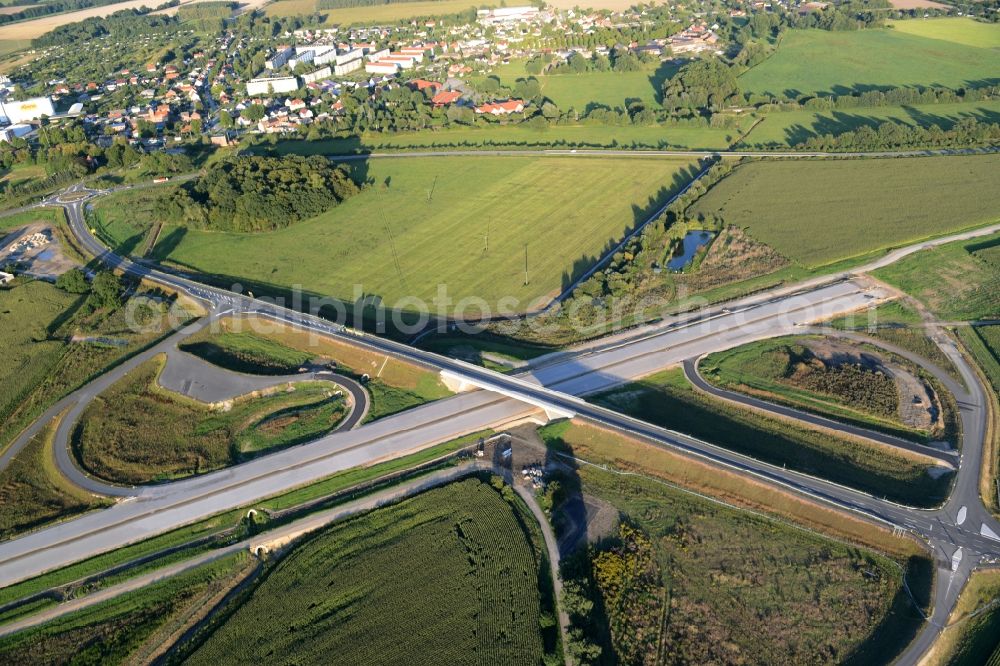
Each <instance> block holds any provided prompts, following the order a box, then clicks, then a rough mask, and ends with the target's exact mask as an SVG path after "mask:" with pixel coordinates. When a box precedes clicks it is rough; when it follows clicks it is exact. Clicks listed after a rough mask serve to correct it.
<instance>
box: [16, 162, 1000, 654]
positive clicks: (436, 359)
mask: <svg viewBox="0 0 1000 666" xmlns="http://www.w3.org/2000/svg"><path fill="white" fill-rule="evenodd" d="M796 155H799V156H800V154H796ZM67 209H68V213H69V220H70V225H71V228H72V229H73V232H74V234H75V235H77V236H78V237H79V240H80V242H81V244H83V245H84V246H85V247H87V249H89V250H91V251H93V252H95V253H97V254H98V256H100V257H101V258H102V260H104V261H105V262H106V263H108V264H110V265H112V266H116V267H118V268H121V269H122V270H124V271H126V272H128V273H130V274H133V275H138V276H141V277H145V278H147V279H151V280H155V281H157V282H160V283H161V284H164V285H166V286H169V287H173V288H176V289H179V290H181V291H185V292H187V293H188V294H189V295H191V296H193V297H195V298H200V299H202V300H203V301H205V302H206V303H207V304H208V306H209V308H210V309H211V310H212V312H213V313H214V314H216V315H221V314H224V313H227V312H231V311H236V312H239V313H249V314H255V315H258V316H265V317H273V318H275V319H279V320H281V321H285V322H289V323H292V324H295V325H298V326H302V327H304V328H308V329H312V330H315V331H317V332H321V333H323V334H327V335H332V336H334V337H342V338H345V339H349V340H351V341H352V342H356V343H360V344H363V345H366V346H369V347H371V348H373V349H377V350H379V351H382V352H384V353H391V354H394V355H396V356H398V357H400V358H405V359H408V360H411V361H413V362H416V363H420V364H422V365H425V366H427V367H431V368H437V369H440V370H445V371H448V372H449V373H454V374H458V375H460V376H462V377H463V378H464V379H465V380H467V381H468V382H469V383H471V384H473V385H477V386H481V387H484V388H487V389H489V390H488V391H475V392H471V393H464V394H460V395H458V396H455V397H453V398H449V399H446V400H441V401H437V402H435V403H431V404H429V405H425V406H423V407H420V408H417V409H414V410H410V411H408V412H406V413H404V414H400V415H397V416H394V417H388V418H385V419H380V420H379V421H376V422H374V423H371V424H368V425H366V426H365V427H363V428H359V429H357V430H354V431H350V432H346V433H338V434H335V435H329V436H327V437H324V438H322V439H321V440H318V441H317V442H314V443H311V444H306V445H303V446H300V447H296V448H295V449H289V450H286V451H281V452H278V453H275V454H272V455H269V456H266V457H263V458H260V459H258V460H255V461H252V462H249V463H246V464H243V465H238V466H236V467H233V468H230V469H227V470H222V471H219V472H215V473H212V474H207V475H204V476H201V477H196V478H193V479H187V480H183V481H178V482H175V483H172V484H168V485H164V486H157V487H154V488H141V489H138V491H137V495H136V496H135V498H134V499H129V500H126V501H123V502H119V503H118V504H116V505H115V506H114V507H111V508H109V509H106V510H103V511H100V512H96V513H92V514H87V515H85V516H83V517H80V518H78V519H75V520H72V521H67V522H65V523H61V524H59V525H56V526H53V527H50V528H47V529H43V530H39V531H38V532H35V533H32V534H29V535H26V536H24V537H21V538H19V539H16V540H13V541H10V542H7V543H4V544H0V585H8V584H10V583H12V582H15V581H17V580H22V579H24V578H26V577H30V576H32V575H37V574H38V573H41V572H43V571H47V570H51V569H55V568H58V567H61V566H64V565H65V564H68V563H70V562H73V561H76V560H79V559H82V558H84V557H87V556H89V555H92V554H96V553H99V552H104V551H107V550H111V549H114V548H117V547H120V546H122V545H125V544H127V543H132V542H134V541H138V540H141V539H143V538H146V537H148V536H152V535H153V534H156V533H160V532H163V531H166V530H168V529H170V528H171V527H174V526H179V525H182V524H185V523H189V522H193V521H194V520H197V519H198V518H201V517H204V516H208V515H211V514H214V513H218V512H220V511H222V510H225V509H227V508H231V507H236V506H243V505H247V504H251V503H252V502H253V501H254V500H256V499H258V498H261V497H265V496H268V495H273V494H275V493H277V492H281V491H282V490H286V489H289V488H292V487H296V486H300V485H304V484H306V483H309V482H310V481H314V480H318V479H320V478H323V477H324V476H328V475H330V474H332V473H333V472H336V471H340V470H342V469H346V468H348V467H353V466H356V465H360V464H365V463H370V462H372V461H374V460H378V459H382V458H385V457H389V456H398V455H402V454H405V453H407V452H410V451H415V450H418V449H421V448H425V447H426V446H428V445H430V444H433V443H436V442H440V441H445V440H448V439H452V438H453V437H456V436H460V435H462V434H465V433H467V432H471V431H475V430H479V429H482V428H484V427H489V426H492V425H499V424H503V423H508V422H510V421H511V420H513V419H516V418H520V417H524V416H527V415H529V414H531V413H533V412H534V411H535V408H546V409H553V410H556V411H562V412H570V413H574V414H576V415H577V416H578V417H580V418H583V419H587V420H591V421H594V422H597V423H600V424H603V425H606V426H609V427H612V428H615V429H618V430H620V431H623V432H628V433H630V434H633V435H634V436H638V437H641V438H644V439H647V440H648V441H650V442H652V443H654V444H656V445H658V446H664V447H668V448H670V449H673V450H679V451H682V452H685V453H688V454H690V455H692V456H696V457H698V458H700V459H703V460H706V461H708V462H711V463H713V464H716V465H718V466H721V467H725V468H728V469H732V470H736V471H739V472H741V473H743V474H747V475H750V476H753V477H755V478H758V479H761V480H764V481H766V482H769V483H771V484H774V485H776V486H780V487H783V488H787V489H790V490H792V491H794V492H797V493H799V494H802V495H805V496H808V497H811V498H814V499H816V500H818V501H820V502H823V503H826V504H829V505H831V506H834V507H837V508H841V509H847V510H849V511H853V512H856V513H859V514H861V515H864V516H867V517H869V518H871V519H873V520H875V521H879V522H881V523H883V524H885V525H887V526H890V527H893V528H895V529H898V530H901V531H904V532H905V531H909V532H912V533H913V534H915V535H918V536H919V537H921V538H922V539H924V540H926V541H927V542H928V544H929V545H930V546H931V548H932V549H933V551H934V554H935V557H936V559H937V561H938V564H939V574H940V575H939V576H938V579H937V580H938V582H937V585H936V587H935V604H934V608H933V613H932V615H931V618H930V622H929V623H928V624H927V625H926V627H925V630H924V631H923V632H921V634H920V635H919V636H918V638H917V640H915V641H914V643H913V644H912V645H911V646H910V648H908V650H907V652H906V653H905V654H904V655H903V657H902V658H901V663H913V662H914V661H915V660H916V658H917V657H918V656H919V655H921V654H923V652H924V651H925V650H926V648H927V646H929V644H930V642H931V641H933V639H934V638H935V637H936V635H937V633H938V632H939V631H940V627H941V626H942V625H943V622H944V619H945V618H946V617H947V614H948V612H949V611H950V609H951V608H952V607H953V606H954V601H955V599H956V598H957V596H958V593H959V591H960V590H961V587H962V585H964V582H965V581H966V580H967V579H968V575H969V574H970V572H971V571H972V569H973V568H975V567H976V566H978V565H979V564H980V563H981V561H982V558H984V557H987V556H990V557H991V556H996V555H997V554H998V553H1000V538H997V537H996V535H998V534H1000V523H998V522H997V521H996V520H994V519H993V518H992V517H991V516H990V515H989V514H988V512H987V511H986V509H985V507H983V505H982V503H981V502H980V499H979V496H978V476H979V472H980V470H981V465H982V454H983V452H982V444H983V438H984V436H985V426H986V418H987V415H986V409H985V405H986V402H985V400H986V395H985V392H984V389H983V388H982V386H981V385H980V384H979V381H978V377H977V376H976V375H975V373H974V372H973V371H972V369H971V368H970V367H969V366H968V365H967V363H966V361H965V359H964V358H963V357H962V355H961V354H960V352H959V351H958V350H957V349H956V348H955V347H954V346H953V345H952V344H951V343H950V341H947V340H944V341H940V340H939V344H940V345H941V347H942V350H943V351H944V352H945V353H946V354H947V355H948V356H949V358H951V360H952V361H953V362H954V363H955V365H956V367H957V368H958V369H959V372H960V373H961V374H962V376H963V380H964V383H965V385H966V386H967V387H968V391H965V390H964V389H963V391H962V392H961V393H960V394H956V397H957V399H958V401H959V407H960V416H961V419H962V425H963V444H962V453H961V465H960V468H959V470H958V472H957V473H956V474H955V480H954V485H953V492H952V495H951V498H950V499H949V500H948V502H947V503H946V504H945V505H944V506H943V507H942V508H940V509H937V510H920V509H914V508H910V507H905V506H901V505H898V504H894V503H892V502H888V501H886V500H884V499H883V498H879V497H874V496H871V495H867V494H865V493H862V492H859V491H856V490H853V489H850V488H845V487H843V486H839V485H837V484H833V483H830V482H827V481H824V480H822V479H818V478H815V477H812V476H809V475H805V474H800V473H797V472H793V471H789V470H785V469H783V468H779V467H776V466H774V465H768V464H766V463H762V462H760V461H757V460H754V459H752V458H749V457H747V456H742V455H740V454H736V453H734V452H732V451H728V450H726V449H722V448H720V447H717V446H714V445H712V444H709V443H706V442H702V441H699V440H696V439H694V438H691V437H688V436H686V435H683V434H681V433H676V432H672V431H669V430H665V429H663V428H658V427H656V426H652V425H650V424H647V423H644V422H642V421H638V420H637V419H633V418H631V417H628V416H625V415H622V414H618V413H616V412H614V411H612V410H608V409H604V408H600V407H596V406H593V405H589V404H588V403H586V402H584V401H582V400H581V399H579V398H577V397H576V395H582V394H587V393H590V392H593V391H597V390H602V389H604V388H608V387H611V386H615V385H618V384H620V383H622V382H623V381H628V380H630V379H633V378H636V377H641V376H644V375H647V374H649V373H651V372H654V371H656V370H658V369H660V368H663V367H666V366H668V365H672V364H675V363H677V362H680V361H682V360H683V359H685V358H690V357H692V356H698V355H701V354H704V353H709V352H711V351H718V350H722V349H726V348H730V347H732V346H736V345H739V344H743V343H745V342H750V341H753V340H757V339H763V338H767V337H773V336H776V335H784V334H787V333H790V332H796V331H799V330H801V329H803V328H805V327H807V324H808V323H809V322H811V321H816V320H819V319H825V318H828V317H831V316H834V315H836V314H840V313H843V312H846V311H849V310H855V309H857V308H859V307H863V306H865V305H867V304H869V303H871V302H872V300H873V299H875V298H878V294H877V292H868V291H866V288H865V286H864V285H862V284H859V283H858V282H856V281H853V280H845V279H843V276H833V278H828V279H827V280H825V281H813V283H812V284H806V285H799V286H798V287H797V289H783V290H776V291H775V292H770V293H768V294H763V295H758V296H755V297H753V298H750V299H744V300H742V301H737V302H735V303H732V304H729V305H728V307H720V308H716V309H714V310H710V311H708V312H707V313H704V314H699V315H696V316H691V317H689V318H684V317H680V318H676V319H671V320H670V321H665V322H662V323H660V324H657V325H655V326H651V327H644V328H642V329H637V330H636V331H632V332H629V333H626V334H624V335H622V336H618V337H617V338H616V339H611V340H608V341H602V342H600V343H595V344H591V345H587V346H585V348H582V349H580V350H576V353H575V354H564V355H561V356H558V357H552V358H547V359H543V360H542V362H541V363H540V364H539V366H538V367H536V368H534V369H533V371H532V372H531V373H528V374H525V375H524V376H520V377H511V376H507V375H500V374H497V373H493V372H491V371H489V370H486V369H484V368H480V367H478V366H471V365H469V364H466V363H462V362H460V361H454V360H452V359H447V358H445V357H441V356H438V355H436V354H432V353H429V352H423V351H420V350H415V349H412V348H410V347H407V346H405V345H401V344H399V343H394V342H391V341H388V340H383V339H378V338H370V337H367V336H365V337H362V338H357V337H355V336H353V335H350V334H349V333H347V332H346V331H345V329H344V328H343V327H340V326H337V325H334V324H331V323H329V322H325V321H323V320H319V319H316V318H314V317H310V316H308V315H303V314H299V313H295V312H291V311H288V310H284V309H282V308H279V307H276V306H274V305H272V304H268V303H263V302H261V301H258V300H255V299H250V298H247V297H245V296H241V295H237V294H230V293H228V292H225V291H222V290H219V289H215V288H212V287H207V286H205V285H201V284H198V283H196V282H194V281H191V280H188V279H186V278H183V277H179V276H175V275H169V274H166V273H162V272H161V271H157V270H154V269H152V268H150V267H147V266H140V265H137V264H134V263H131V262H128V261H127V260H123V259H122V258H120V257H117V256H115V255H113V254H111V253H110V252H108V251H107V250H106V249H104V248H103V247H101V246H100V245H99V244H98V243H97V241H96V240H94V239H93V237H92V236H91V235H90V233H89V230H87V229H86V228H85V226H84V225H83V223H82V204H81V203H79V202H76V203H73V204H69V205H67ZM997 226H1000V225H997ZM984 233H990V231H986V230H977V231H974V232H969V233H967V234H958V235H955V236H951V237H948V238H947V239H938V240H936V241H931V242H928V243H922V244H918V245H917V246H914V247H913V248H904V249H902V250H898V251H896V253H895V254H897V255H898V256H900V257H901V256H905V254H909V253H911V252H914V251H918V250H919V249H921V248H923V247H928V246H930V245H933V244H940V243H943V242H948V241H950V240H958V239H960V238H971V237H975V236H978V235H983V234H984ZM891 254H892V253H891ZM887 256H888V255H887ZM882 261H885V259H884V258H883V260H882ZM831 279H832V280H833V281H832V282H831ZM838 280H839V281H838ZM497 393H499V394H500V395H497Z"/></svg>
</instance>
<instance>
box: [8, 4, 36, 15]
mask: <svg viewBox="0 0 1000 666" xmlns="http://www.w3.org/2000/svg"><path fill="white" fill-rule="evenodd" d="M37 6H38V5H9V6H6V7H0V14H17V13H18V12H23V11H24V10H25V9H31V8H32V7H37Z"/></svg>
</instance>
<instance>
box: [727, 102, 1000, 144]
mask: <svg viewBox="0 0 1000 666" xmlns="http://www.w3.org/2000/svg"><path fill="white" fill-rule="evenodd" d="M964 118H975V119H977V120H980V121H984V122H990V123H996V122H1000V101H998V100H989V101H985V102H972V103H958V104H927V105H918V106H906V107H901V106H884V107H872V108H866V109H844V110H841V111H776V112H774V113H769V114H767V115H766V116H765V117H764V120H763V121H762V122H761V123H759V124H758V125H757V126H756V127H754V129H753V131H751V132H750V134H749V135H748V136H747V137H746V138H745V139H744V140H743V141H741V142H740V145H743V146H747V147H759V148H766V147H771V146H778V147H781V146H795V145H797V144H799V143H801V142H803V141H805V140H806V139H809V138H811V137H814V136H822V135H825V134H832V135H834V136H836V135H837V134H841V133H843V132H847V131H852V130H856V129H858V128H860V127H864V126H868V127H872V128H877V127H878V126H879V124H881V123H884V122H889V121H892V122H897V123H902V124H905V125H910V126H913V127H916V126H921V127H928V126H930V125H937V126H938V127H940V128H942V129H945V130H948V129H951V128H952V127H953V126H954V125H955V124H956V123H957V122H958V121H959V120H962V119H964Z"/></svg>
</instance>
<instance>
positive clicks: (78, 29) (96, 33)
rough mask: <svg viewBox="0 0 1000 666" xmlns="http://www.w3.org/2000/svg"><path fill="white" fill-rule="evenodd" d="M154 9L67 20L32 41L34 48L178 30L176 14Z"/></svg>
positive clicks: (122, 39) (129, 10) (126, 10)
mask: <svg viewBox="0 0 1000 666" xmlns="http://www.w3.org/2000/svg"><path fill="white" fill-rule="evenodd" d="M171 1H173V0H171ZM94 4H101V3H94ZM170 4H171V3H164V4H163V5H162V6H160V7H157V9H160V8H165V7H167V6H170ZM43 6H48V5H43ZM151 11H153V10H151V9H148V8H146V7H143V8H142V9H138V10H137V9H123V10H121V11H119V12H115V13H114V14H111V15H110V16H106V17H104V18H98V17H92V18H88V19H85V20H83V21H77V22H75V23H67V24H66V25H61V26H59V27H58V28H55V29H53V30H50V31H49V32H47V33H45V34H44V35H42V36H41V37H36V38H35V39H33V40H31V44H32V46H35V47H45V46H56V45H58V44H68V45H73V44H82V43H83V42H86V41H89V40H92V39H98V38H101V37H112V38H114V39H115V40H117V41H126V40H129V39H131V38H134V37H136V36H137V35H144V34H148V33H151V32H169V31H171V30H173V31H176V30H177V26H178V25H179V24H180V23H179V21H178V19H177V17H176V16H167V15H165V14H150V13H149V12H151Z"/></svg>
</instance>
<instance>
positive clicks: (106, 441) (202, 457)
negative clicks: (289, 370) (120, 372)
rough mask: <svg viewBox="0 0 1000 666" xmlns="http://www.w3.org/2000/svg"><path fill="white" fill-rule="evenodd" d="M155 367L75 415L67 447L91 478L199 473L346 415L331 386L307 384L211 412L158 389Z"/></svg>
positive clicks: (128, 479) (320, 429)
mask: <svg viewBox="0 0 1000 666" xmlns="http://www.w3.org/2000/svg"><path fill="white" fill-rule="evenodd" d="M161 363H162V360H158V359H154V360H152V361H149V362H147V363H144V364H143V365H141V366H139V367H138V368H136V369H135V370H133V371H132V372H130V373H129V374H128V375H127V376H126V377H125V378H123V379H122V380H120V381H119V382H117V383H116V384H114V385H113V386H111V388H109V389H108V390H107V391H105V392H104V393H102V394H101V395H99V396H98V397H97V398H96V399H95V400H94V402H93V403H91V404H90V405H89V406H88V407H87V409H86V410H85V411H84V413H83V415H82V416H81V417H80V425H79V428H78V431H77V433H76V434H75V435H74V442H73V445H74V450H75V452H76V454H77V457H78V459H79V460H80V463H81V465H82V466H83V467H84V469H86V470H87V471H88V472H90V473H91V474H94V475H95V476H98V477H100V478H103V479H108V480H110V481H114V482H118V483H131V484H138V483H149V482H151V481H161V480H166V479H172V478H177V477H183V476H190V475H192V474H202V473H204V472H208V471H210V470H212V469H217V468H219V467H224V466H226V465H230V464H234V463H236V462H239V461H240V460H241V459H243V457H244V456H246V455H248V454H251V453H257V452H261V451H265V450H268V449H270V450H273V449H275V448H279V447H282V446H289V445H292V444H297V443H301V442H304V441H309V440H311V439H316V438H317V437H319V436H321V435H323V434H325V433H326V432H329V431H330V430H331V429H332V428H333V427H334V426H336V425H337V423H338V422H339V421H340V419H341V418H342V417H343V416H344V414H345V413H346V409H345V407H344V405H343V399H342V398H337V397H335V396H332V395H331V391H332V390H333V389H332V388H331V386H330V385H329V384H323V383H315V384H314V383H311V382H310V383H303V384H299V385H296V387H295V390H294V391H293V392H290V393H289V392H285V391H280V392H277V393H274V394H271V395H267V396H264V397H258V398H250V399H246V400H238V401H235V402H234V405H233V407H232V409H231V410H229V411H225V412H222V411H213V410H210V409H208V408H207V407H206V406H204V405H201V404H199V403H197V402H195V401H193V400H190V399H187V398H184V397H183V396H180V395H177V394H173V393H170V392H169V391H166V390H164V389H161V388H160V387H159V386H157V385H156V375H157V373H158V372H159V369H160V367H161ZM293 415H298V417H299V418H290V417H292V416H293ZM324 417H328V418H324ZM275 418H276V419H278V420H277V421H272V420H270V419H275Z"/></svg>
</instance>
